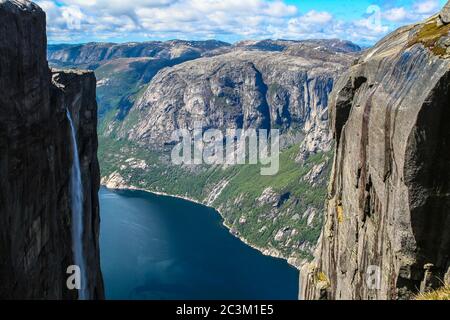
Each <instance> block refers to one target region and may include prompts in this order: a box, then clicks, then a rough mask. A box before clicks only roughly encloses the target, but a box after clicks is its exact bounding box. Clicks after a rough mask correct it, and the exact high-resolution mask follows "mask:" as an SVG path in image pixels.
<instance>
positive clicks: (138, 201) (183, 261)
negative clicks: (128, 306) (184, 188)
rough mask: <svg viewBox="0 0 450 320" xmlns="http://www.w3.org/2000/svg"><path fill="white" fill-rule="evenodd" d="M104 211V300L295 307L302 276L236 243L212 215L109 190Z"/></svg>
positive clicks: (180, 203)
mask: <svg viewBox="0 0 450 320" xmlns="http://www.w3.org/2000/svg"><path fill="white" fill-rule="evenodd" d="M100 204H101V233H100V252H101V266H102V272H103V277H104V281H105V287H106V298H107V299H158V300H159V299H187V300H192V299H206V300H208V299H256V300H264V299H289V300H295V299H297V296H298V271H297V270H296V269H295V268H293V267H292V266H290V265H288V264H287V262H285V261H284V260H281V259H275V258H272V257H267V256H264V255H262V254H261V253H260V252H258V251H257V250H255V249H253V248H251V247H249V246H247V245H246V244H244V243H243V242H241V241H240V240H239V239H237V238H235V237H234V236H233V235H231V234H230V233H229V232H228V230H227V229H226V228H225V227H224V226H223V225H222V219H221V217H220V216H219V214H218V212H217V211H215V210H213V209H211V208H207V207H205V206H202V205H199V204H196V203H193V202H189V201H185V200H182V199H177V198H173V197H166V196H159V195H155V194H151V193H147V192H142V191H114V192H112V191H110V190H107V189H105V188H102V189H101V190H100Z"/></svg>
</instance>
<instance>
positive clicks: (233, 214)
mask: <svg viewBox="0 0 450 320" xmlns="http://www.w3.org/2000/svg"><path fill="white" fill-rule="evenodd" d="M146 45H147V46H151V45H152V44H151V43H147V44H146ZM167 45H170V46H171V47H172V48H173V43H167ZM190 45H191V46H193V47H196V46H197V44H196V42H190ZM131 46H133V45H131ZM50 50H51V49H50ZM172 50H174V49H172ZM359 51H360V48H359V47H358V46H356V45H354V44H352V43H349V42H344V41H338V40H309V41H271V40H270V41H269V40H267V41H260V42H258V41H255V42H249V41H248V42H241V43H237V44H235V45H232V46H231V45H223V44H222V46H221V47H220V48H215V49H213V50H208V51H206V52H204V53H203V57H197V58H196V59H194V60H191V61H187V62H183V63H180V64H176V65H174V66H168V67H167V66H166V67H165V68H162V64H161V65H160V66H161V70H159V72H158V73H154V72H153V73H152V75H151V76H148V77H147V76H146V75H144V74H145V72H144V71H143V69H141V70H137V69H136V68H135V66H138V65H139V63H141V64H142V65H143V64H146V63H148V61H149V60H152V61H154V58H148V57H144V58H143V57H140V58H137V59H139V61H137V60H135V59H136V58H122V57H120V58H117V59H112V60H107V61H106V62H102V61H99V64H100V66H99V67H98V68H97V69H96V74H97V77H98V86H99V93H98V95H99V103H100V105H102V103H104V101H106V100H109V101H115V107H113V108H111V106H108V107H103V110H109V111H107V112H105V113H104V114H102V115H101V120H100V128H99V131H100V136H99V139H100V149H99V151H100V154H99V158H100V161H101V167H102V183H103V184H104V185H106V186H108V187H110V188H138V189H144V190H149V191H153V192H160V193H166V194H170V195H176V196H180V197H184V198H189V199H192V200H195V201H198V202H201V203H203V204H206V205H209V206H212V207H214V208H216V209H218V210H219V211H220V212H221V214H222V215H223V217H224V219H225V224H226V225H227V226H228V227H229V228H230V229H231V232H232V233H233V234H235V235H237V236H239V237H240V238H241V239H243V240H245V241H246V242H248V243H249V244H250V245H252V246H254V247H257V248H259V249H260V250H261V251H263V252H265V253H266V254H270V255H274V256H279V257H284V258H286V259H289V261H290V262H291V263H292V264H294V265H296V266H297V267H300V266H301V265H302V264H303V263H304V262H305V261H309V260H310V259H311V258H312V251H313V248H314V246H315V244H316V242H317V239H318V236H319V233H320V229H321V226H322V221H323V219H322V214H321V212H323V208H324V199H325V195H326V184H327V177H328V174H329V167H330V166H329V163H330V161H331V157H332V154H331V153H330V150H331V143H332V142H331V135H330V133H329V130H328V113H327V105H328V95H329V93H330V92H331V91H332V88H333V84H334V81H335V80H336V79H337V77H338V75H339V74H340V73H341V71H342V70H344V69H345V68H346V67H348V66H349V65H350V64H351V63H352V62H353V61H354V60H355V59H356V58H357V56H358V54H359ZM50 55H51V56H52V57H53V58H52V59H51V61H53V62H55V58H54V57H55V56H57V55H55V53H50ZM59 55H61V56H68V55H69V54H61V51H60V53H59ZM130 59H132V61H133V63H132V64H130V63H129V62H130V61H131V60H130ZM74 60H75V61H78V60H77V59H76V58H75V59H74ZM60 63H62V62H60ZM83 63H84V62H83ZM90 63H93V62H92V61H91V62H90ZM132 65H133V67H132ZM154 70H155V71H156V69H154ZM131 74H135V75H136V76H130V75H131ZM145 77H147V81H149V82H148V83H147V84H146V81H142V79H143V78H145ZM138 79H139V80H138ZM114 82H117V85H118V86H120V87H121V88H122V89H123V90H125V91H127V90H129V88H130V87H133V88H134V89H132V90H131V92H132V93H131V94H130V95H128V94H125V95H124V96H123V97H127V99H128V100H127V101H128V102H127V103H128V105H127V106H124V104H123V103H122V102H123V99H122V98H120V99H118V98H112V100H111V98H109V97H108V98H106V100H105V97H104V96H101V95H102V92H105V93H107V94H109V95H116V94H117V95H119V96H121V95H122V93H120V91H118V90H114V88H113V87H111V86H113V85H112V83H114ZM129 84H131V85H129ZM103 86H105V91H102V90H101V89H100V88H102V87H103ZM136 92H138V93H136ZM120 101H122V102H120ZM130 105H131V106H130ZM100 109H102V106H101V107H100ZM195 122H201V123H202V124H203V125H204V130H206V129H208V128H215V129H219V130H223V131H225V130H227V129H247V128H255V129H278V130H280V132H281V134H282V135H281V141H282V142H281V144H282V153H281V161H280V162H281V164H280V172H279V173H278V174H277V175H275V176H273V177H267V176H261V175H260V167H259V166H255V165H242V166H231V167H224V166H219V165H216V166H208V165H195V166H176V165H172V164H171V159H170V151H171V149H172V147H173V144H174V143H175V141H172V140H171V135H172V132H173V131H174V130H177V129H184V128H187V129H190V130H192V128H193V126H194V124H195Z"/></svg>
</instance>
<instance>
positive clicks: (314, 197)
mask: <svg viewBox="0 0 450 320" xmlns="http://www.w3.org/2000/svg"><path fill="white" fill-rule="evenodd" d="M99 140H100V141H99V142H100V144H99V145H100V147H99V159H100V162H101V168H102V177H109V176H110V175H111V174H113V173H118V174H120V176H121V177H122V178H123V179H124V181H125V184H126V185H128V186H134V187H138V188H142V189H146V190H149V191H154V192H164V193H167V194H171V195H177V196H183V197H189V198H191V199H194V200H197V201H200V202H203V203H208V204H209V205H211V206H213V207H214V208H217V209H218V210H219V211H220V212H221V213H222V215H223V217H224V220H225V223H226V224H227V225H228V226H229V227H230V228H231V229H232V231H233V232H234V233H237V234H239V235H240V236H241V237H243V238H245V239H246V240H247V241H249V242H250V243H251V244H253V245H255V246H257V247H260V248H264V249H271V250H276V251H277V252H280V253H281V254H282V255H283V256H285V257H294V258H299V259H308V260H311V259H312V254H311V249H312V247H313V246H314V245H315V243H316V242H317V239H318V237H319V235H320V231H321V227H322V217H323V207H324V203H325V198H326V197H325V195H326V181H327V177H328V172H329V169H328V163H329V160H330V157H331V155H330V154H326V153H321V154H316V155H313V156H311V157H310V158H309V159H308V160H306V162H305V163H303V164H299V163H297V162H296V161H295V158H296V156H297V155H298V153H299V145H295V146H292V147H290V148H288V149H286V150H284V151H283V152H282V153H281V156H280V171H279V173H278V174H277V175H275V176H262V175H261V174H260V166H259V165H242V166H231V167H223V166H206V165H202V166H190V167H182V166H173V165H172V164H171V162H170V150H166V151H155V150H149V149H146V148H143V147H141V146H139V145H137V144H135V143H133V142H130V141H128V140H117V139H113V138H111V137H105V136H102V135H100V137H99ZM130 159H131V160H130ZM133 159H134V160H139V161H142V160H143V161H145V164H146V167H144V168H143V167H142V166H141V167H140V166H133V165H132V163H133ZM127 160H128V161H127ZM323 163H326V164H327V165H326V166H325V168H324V170H323V172H322V174H321V175H320V178H319V180H318V182H316V183H314V185H313V186H312V185H311V184H310V183H309V182H307V181H304V179H303V178H304V176H305V175H306V174H307V173H308V172H310V171H311V169H312V168H313V167H314V166H316V165H319V164H323ZM225 183H227V184H226V185H225ZM224 186H225V187H224ZM219 190H221V192H217V191H219ZM215 193H220V194H218V196H217V197H214V194H215ZM263 193H267V194H269V195H271V196H272V198H271V201H264V199H261V196H262V194H263ZM269 198H270V197H269ZM308 209H309V212H310V213H311V214H313V216H312V217H311V216H310V215H305V212H307V211H308Z"/></svg>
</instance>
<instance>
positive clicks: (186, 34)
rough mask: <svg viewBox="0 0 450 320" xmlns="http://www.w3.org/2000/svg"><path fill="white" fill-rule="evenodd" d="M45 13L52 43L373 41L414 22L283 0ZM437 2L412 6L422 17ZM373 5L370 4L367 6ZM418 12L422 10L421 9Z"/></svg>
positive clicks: (68, 6) (392, 13) (95, 4)
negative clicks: (340, 13) (352, 16)
mask: <svg viewBox="0 0 450 320" xmlns="http://www.w3.org/2000/svg"><path fill="white" fill-rule="evenodd" d="M36 1H37V3H38V4H39V5H40V6H41V7H42V8H43V9H44V10H45V11H46V12H47V23H48V33H49V39H50V41H52V42H84V41H92V40H97V41H106V40H111V39H119V41H126V40H130V39H131V40H134V39H139V40H149V39H168V38H180V39H192V40H196V39H208V38H215V39H224V40H228V39H231V40H239V39H243V38H253V39H263V38H292V39H305V38H342V39H348V40H352V41H357V42H361V43H364V42H374V41H376V40H377V39H379V38H380V37H381V36H383V35H384V34H385V33H386V32H388V31H389V27H388V26H387V25H385V24H384V22H391V23H395V22H403V21H409V20H413V19H414V18H415V16H412V15H411V10H409V11H408V10H407V9H405V8H404V7H398V8H391V9H390V10H389V11H386V12H384V13H381V12H379V11H376V10H372V11H371V10H368V12H366V13H364V12H363V13H362V14H361V19H356V20H354V21H348V20H345V17H344V19H342V18H343V17H336V16H334V15H333V14H332V12H328V11H316V10H311V11H302V10H301V8H302V6H301V5H299V6H298V7H297V6H294V5H291V4H288V3H286V2H285V1H283V0H133V1H126V0H58V1H51V0H36ZM436 2H437V6H438V5H439V3H438V1H437V0H425V1H424V0H422V1H418V2H417V3H415V4H414V5H413V7H414V8H415V10H416V11H417V12H418V13H417V15H424V14H426V13H427V12H428V11H432V10H435V8H436ZM370 8H372V9H374V8H377V7H369V9H370ZM419 12H420V13H419Z"/></svg>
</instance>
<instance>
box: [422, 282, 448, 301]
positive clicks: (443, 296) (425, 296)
mask: <svg viewBox="0 0 450 320" xmlns="http://www.w3.org/2000/svg"><path fill="white" fill-rule="evenodd" d="M415 300H450V285H446V286H444V287H442V288H439V289H437V290H434V291H430V292H427V293H421V294H418V295H417V296H416V297H415Z"/></svg>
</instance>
